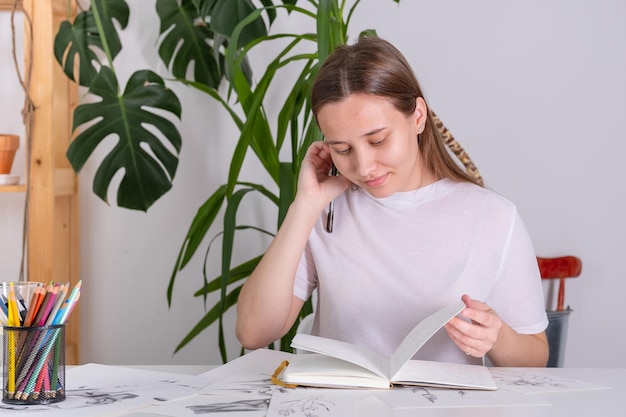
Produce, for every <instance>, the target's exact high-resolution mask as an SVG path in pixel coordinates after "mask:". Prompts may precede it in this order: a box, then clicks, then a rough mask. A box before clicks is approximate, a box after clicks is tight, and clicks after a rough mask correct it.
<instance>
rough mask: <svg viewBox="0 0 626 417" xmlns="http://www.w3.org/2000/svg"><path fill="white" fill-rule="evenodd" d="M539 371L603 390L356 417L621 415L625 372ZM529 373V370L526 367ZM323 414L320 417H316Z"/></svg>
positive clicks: (378, 410)
mask: <svg viewBox="0 0 626 417" xmlns="http://www.w3.org/2000/svg"><path fill="white" fill-rule="evenodd" d="M133 367H134V368H137V369H145V370H156V371H162V372H172V373H183V374H200V373H202V372H206V371H208V370H211V369H214V370H215V371H217V374H216V377H217V378H221V377H223V375H225V374H221V375H220V374H219V371H220V370H221V368H223V367H214V366H213V367H212V366H195V365H172V366H166V365H164V366H147V365H141V366H133ZM541 371H542V372H549V373H550V374H551V375H554V376H557V377H560V378H566V379H573V380H580V381H584V382H587V383H592V384H597V385H600V386H603V387H610V388H604V389H594V390H584V391H568V392H552V393H550V392H546V393H541V394H529V395H540V396H541V398H542V399H544V400H546V401H547V402H549V403H550V404H551V405H523V406H486V407H484V406H481V407H457V408H419V409H416V408H413V409H403V410H398V409H396V410H393V409H391V408H390V407H389V406H387V405H386V404H385V403H384V402H382V401H380V400H378V399H376V398H375V397H371V398H368V399H364V400H360V401H358V402H357V403H356V409H357V415H358V416H359V417H385V416H399V417H404V416H415V415H416V414H419V415H420V416H440V417H442V416H443V417H456V416H459V417H460V416H463V417H467V416H468V415H469V416H481V417H502V416H512V417H516V416H520V417H521V416H523V417H529V416H532V417H544V416H546V417H556V416H567V417H578V416H580V417H588V416H593V415H594V414H598V413H600V415H601V416H602V417H605V416H608V417H612V416H624V415H626V411H625V410H624V408H625V406H624V403H623V397H622V395H624V394H626V369H578V368H548V369H546V368H541ZM528 372H529V373H530V374H532V373H533V368H528ZM323 415H327V414H320V417H322V416H323ZM128 416H129V417H140V416H142V417H143V416H144V415H143V414H132V413H131V414H128Z"/></svg>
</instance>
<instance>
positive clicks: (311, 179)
mask: <svg viewBox="0 0 626 417" xmlns="http://www.w3.org/2000/svg"><path fill="white" fill-rule="evenodd" d="M331 166H332V159H331V156H330V149H329V147H328V144H327V143H325V142H321V141H316V142H313V143H312V144H311V146H309V149H308V150H307V152H306V155H305V156H304V159H303V160H302V166H301V167H300V175H299V177H298V191H297V195H296V198H305V199H311V201H312V202H315V204H320V207H324V206H325V205H326V204H328V203H330V201H331V200H333V199H334V198H335V197H337V196H338V195H339V194H341V193H342V192H344V191H345V190H346V189H347V188H348V186H349V185H350V182H349V181H348V180H347V179H346V178H345V177H344V176H343V175H341V174H340V173H339V174H338V175H337V176H330V175H329V172H330V169H331Z"/></svg>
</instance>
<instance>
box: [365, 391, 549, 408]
mask: <svg viewBox="0 0 626 417" xmlns="http://www.w3.org/2000/svg"><path fill="white" fill-rule="evenodd" d="M372 392H373V393H374V395H375V396H376V397H378V398H379V399H381V400H382V401H384V402H385V403H386V404H388V405H389V407H391V408H394V409H406V408H436V407H439V408H450V407H495V406H521V405H550V403H549V402H548V401H546V400H544V399H543V398H541V397H539V396H531V395H523V394H519V393H516V392H512V391H505V390H497V391H482V390H460V389H447V388H432V387H417V386H413V387H409V386H406V387H395V388H394V389H392V390H377V391H372Z"/></svg>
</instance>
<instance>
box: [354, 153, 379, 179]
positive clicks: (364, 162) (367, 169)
mask: <svg viewBox="0 0 626 417" xmlns="http://www.w3.org/2000/svg"><path fill="white" fill-rule="evenodd" d="M354 165H355V170H356V172H357V174H358V175H359V176H361V177H367V176H369V175H370V174H371V173H372V172H374V168H375V165H376V163H375V161H374V157H373V155H372V153H371V152H369V151H367V150H360V151H358V152H355V158H354Z"/></svg>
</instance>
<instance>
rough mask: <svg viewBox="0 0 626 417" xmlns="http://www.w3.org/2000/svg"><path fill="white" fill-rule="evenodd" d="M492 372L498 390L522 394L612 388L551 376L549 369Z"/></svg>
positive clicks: (504, 369)
mask: <svg viewBox="0 0 626 417" xmlns="http://www.w3.org/2000/svg"><path fill="white" fill-rule="evenodd" d="M490 371H491V376H492V377H493V379H494V380H495V381H496V384H497V385H498V388H501V389H503V390H508V391H514V392H519V393H522V394H541V393H546V392H564V391H587V390H596V389H607V388H610V387H608V386H605V385H598V384H592V383H589V382H585V381H580V380H576V379H570V378H563V377H559V376H556V375H553V374H551V373H550V369H549V368H546V369H538V368H490Z"/></svg>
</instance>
